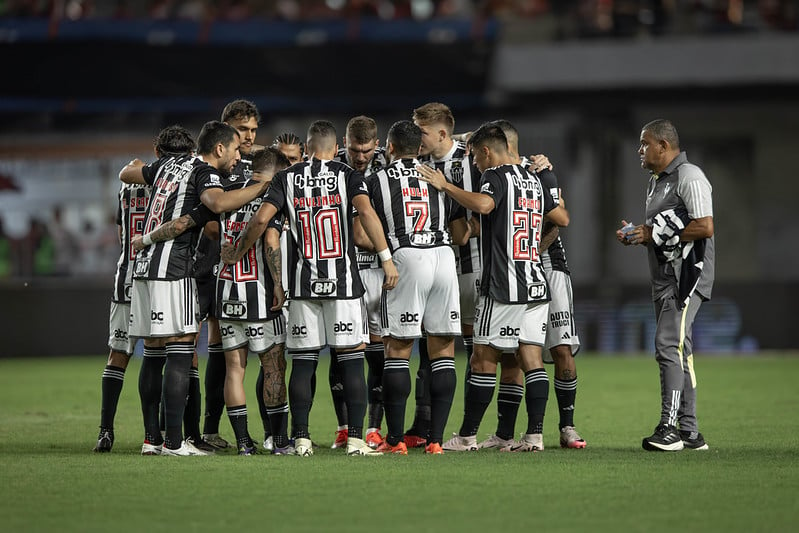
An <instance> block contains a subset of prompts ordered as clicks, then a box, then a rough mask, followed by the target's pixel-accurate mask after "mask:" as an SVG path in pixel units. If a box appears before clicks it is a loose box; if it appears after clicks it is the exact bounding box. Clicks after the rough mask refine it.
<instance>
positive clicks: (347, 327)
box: [286, 298, 369, 350]
mask: <svg viewBox="0 0 799 533" xmlns="http://www.w3.org/2000/svg"><path fill="white" fill-rule="evenodd" d="M365 315H366V313H365V312H364V308H363V303H362V302H361V299H360V298H356V299H354V300H292V301H291V305H289V320H288V325H287V327H286V333H287V335H286V348H288V349H290V350H318V349H320V348H322V347H323V346H325V345H328V346H330V347H331V348H355V347H356V346H360V345H361V344H363V343H364V342H367V341H368V338H369V332H368V330H367V329H366V316H365Z"/></svg>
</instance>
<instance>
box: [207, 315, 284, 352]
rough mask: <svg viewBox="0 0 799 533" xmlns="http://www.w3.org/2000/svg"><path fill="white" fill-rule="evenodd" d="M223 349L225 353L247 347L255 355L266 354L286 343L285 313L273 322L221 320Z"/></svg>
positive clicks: (220, 329)
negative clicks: (274, 347)
mask: <svg viewBox="0 0 799 533" xmlns="http://www.w3.org/2000/svg"><path fill="white" fill-rule="evenodd" d="M219 332H220V333H221V334H222V348H223V349H224V350H225V351H228V350H235V349H237V348H242V347H246V348H247V349H248V350H249V351H251V352H253V353H264V352H265V351H267V350H269V349H270V348H272V347H273V346H275V345H277V344H284V343H285V342H286V319H285V318H284V317H283V313H281V314H280V315H279V316H276V317H275V318H273V319H272V320H264V321H261V322H246V321H243V320H220V321H219Z"/></svg>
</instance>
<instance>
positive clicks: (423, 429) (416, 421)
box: [406, 338, 431, 439]
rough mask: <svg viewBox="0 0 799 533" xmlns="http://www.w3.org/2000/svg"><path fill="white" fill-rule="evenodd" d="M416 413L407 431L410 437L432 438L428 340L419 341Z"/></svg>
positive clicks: (415, 395)
mask: <svg viewBox="0 0 799 533" xmlns="http://www.w3.org/2000/svg"><path fill="white" fill-rule="evenodd" d="M414 397H415V399H416V411H415V412H414V417H413V424H412V425H411V427H410V429H408V431H406V433H408V434H409V435H418V436H419V437H422V438H423V439H426V438H427V437H429V436H430V417H431V413H430V356H429V355H428V353H427V339H426V338H422V339H420V340H419V370H418V371H417V372H416V383H415V386H414Z"/></svg>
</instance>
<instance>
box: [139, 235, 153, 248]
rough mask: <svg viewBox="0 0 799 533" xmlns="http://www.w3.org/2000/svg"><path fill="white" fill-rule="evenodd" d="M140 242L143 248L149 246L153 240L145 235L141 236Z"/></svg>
mask: <svg viewBox="0 0 799 533" xmlns="http://www.w3.org/2000/svg"><path fill="white" fill-rule="evenodd" d="M141 242H142V244H144V245H145V246H151V245H152V244H153V238H152V237H151V236H150V234H149V233H145V234H144V235H142V236H141Z"/></svg>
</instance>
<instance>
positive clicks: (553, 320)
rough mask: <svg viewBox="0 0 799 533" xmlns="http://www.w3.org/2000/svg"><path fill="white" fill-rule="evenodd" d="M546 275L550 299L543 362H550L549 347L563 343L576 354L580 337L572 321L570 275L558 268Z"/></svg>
mask: <svg viewBox="0 0 799 533" xmlns="http://www.w3.org/2000/svg"><path fill="white" fill-rule="evenodd" d="M546 276H547V281H548V282H549V295H550V297H551V298H552V301H550V302H549V321H548V322H547V338H546V343H545V344H544V348H546V349H545V350H544V362H546V363H551V362H552V354H550V353H549V350H550V348H554V347H555V346H560V345H564V344H565V345H566V346H569V347H570V348H571V352H572V355H576V354H577V352H578V351H580V337H579V336H577V326H576V325H575V323H574V300H573V299H572V280H571V277H570V276H569V275H568V274H566V273H565V272H561V271H560V270H549V271H547V272H546Z"/></svg>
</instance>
